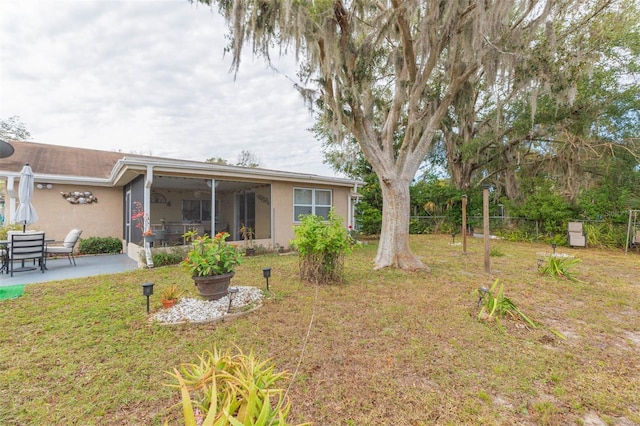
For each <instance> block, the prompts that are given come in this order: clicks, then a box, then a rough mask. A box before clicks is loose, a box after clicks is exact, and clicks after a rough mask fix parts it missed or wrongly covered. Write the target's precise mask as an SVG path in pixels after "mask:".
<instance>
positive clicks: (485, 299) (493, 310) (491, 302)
mask: <svg viewBox="0 0 640 426" xmlns="http://www.w3.org/2000/svg"><path fill="white" fill-rule="evenodd" d="M496 289H497V291H496ZM476 294H477V295H478V306H482V308H481V309H480V312H479V313H478V319H480V320H485V321H490V320H495V322H496V323H497V324H498V326H499V327H500V328H501V329H502V330H504V327H502V325H501V324H500V318H504V317H509V318H513V319H521V320H522V321H524V322H525V323H527V324H528V325H529V326H531V328H538V327H542V328H544V329H545V330H548V331H550V332H551V333H553V334H555V335H556V336H558V337H560V338H561V339H566V336H565V335H564V334H562V333H561V332H559V331H557V330H554V329H552V328H549V327H547V326H545V325H542V324H538V323H536V322H534V321H533V320H532V319H531V318H529V317H528V316H527V315H525V314H524V312H522V311H521V310H520V309H519V308H518V307H517V306H516V304H515V303H513V302H512V301H511V299H509V298H507V297H506V296H505V295H504V284H500V286H499V287H498V280H495V281H494V282H493V284H492V285H491V288H490V289H488V290H487V289H485V288H481V289H478V290H476Z"/></svg>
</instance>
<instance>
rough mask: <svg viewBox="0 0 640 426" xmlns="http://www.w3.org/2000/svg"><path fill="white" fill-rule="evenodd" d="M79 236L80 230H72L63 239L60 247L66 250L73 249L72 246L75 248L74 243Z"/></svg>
mask: <svg viewBox="0 0 640 426" xmlns="http://www.w3.org/2000/svg"><path fill="white" fill-rule="evenodd" d="M80 234H82V231H81V230H80V229H75V228H74V229H72V230H71V231H69V233H68V234H67V236H66V237H65V238H64V241H63V242H62V246H63V247H66V248H73V246H75V245H76V243H77V242H78V238H80Z"/></svg>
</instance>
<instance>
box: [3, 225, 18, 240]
mask: <svg viewBox="0 0 640 426" xmlns="http://www.w3.org/2000/svg"><path fill="white" fill-rule="evenodd" d="M9 231H22V225H21V224H19V223H13V224H6V225H4V226H3V227H0V240H6V239H7V235H8V233H9Z"/></svg>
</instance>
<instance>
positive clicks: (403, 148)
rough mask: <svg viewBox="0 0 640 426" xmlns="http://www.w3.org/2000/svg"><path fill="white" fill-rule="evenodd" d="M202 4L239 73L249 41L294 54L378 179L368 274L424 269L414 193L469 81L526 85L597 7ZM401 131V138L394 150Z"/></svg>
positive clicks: (313, 96) (294, 0)
mask: <svg viewBox="0 0 640 426" xmlns="http://www.w3.org/2000/svg"><path fill="white" fill-rule="evenodd" d="M200 1H201V2H203V3H206V4H212V3H216V4H217V6H218V7H219V10H220V12H221V13H222V14H223V15H224V17H225V18H226V20H227V23H228V25H229V37H230V45H229V46H228V50H229V51H231V52H232V54H233V65H232V67H233V68H234V69H235V70H236V71H237V69H238V67H239V66H240V58H241V53H242V49H243V47H244V46H245V44H246V43H247V42H249V43H251V44H252V48H253V52H254V54H258V55H262V56H264V57H265V58H266V59H267V60H268V59H269V56H270V53H271V49H272V48H273V47H274V46H279V47H280V48H281V51H287V49H289V48H292V49H294V50H295V53H296V58H297V59H298V61H299V62H300V64H301V69H300V70H301V76H303V77H304V78H306V80H305V81H306V82H307V83H315V86H314V87H312V88H305V89H301V92H302V93H303V94H305V95H306V96H307V100H308V101H310V102H314V103H315V105H316V107H317V108H319V113H320V119H321V120H323V121H324V122H325V123H327V125H328V126H329V128H331V131H332V132H331V133H332V137H333V138H334V140H336V141H343V140H345V138H346V139H348V138H349V137H350V136H352V137H353V138H354V139H355V140H356V141H357V142H358V145H359V147H360V149H361V150H362V153H363V154H364V157H365V158H366V159H367V161H368V162H369V164H370V165H371V167H372V168H373V170H374V171H375V173H376V175H377V176H378V179H379V182H380V187H381V191H382V196H383V211H382V230H381V237H380V244H379V246H378V253H377V256H376V259H375V267H376V268H381V267H387V266H395V267H399V268H403V269H427V268H426V266H425V265H424V264H423V263H422V261H421V260H420V259H418V258H417V257H416V256H415V255H414V254H413V253H412V252H411V250H410V248H409V239H408V237H409V215H408V214H407V213H408V211H409V207H410V198H409V197H410V196H409V185H410V183H411V181H412V180H413V179H414V177H415V175H416V173H417V171H418V169H419V167H420V165H421V164H422V162H423V159H424V157H425V156H426V155H427V154H428V153H429V152H430V151H431V150H432V149H433V147H434V143H435V139H434V136H435V135H436V133H437V132H438V130H439V129H440V124H441V122H442V120H443V119H444V117H445V116H446V114H447V111H448V110H449V108H450V107H451V105H452V102H453V100H454V99H455V97H456V96H457V94H459V93H460V92H464V91H466V90H467V82H471V84H473V85H478V84H481V85H484V86H486V87H492V86H494V87H495V86H496V85H497V86H498V87H508V86H509V85H510V84H514V85H527V84H529V82H530V81H531V80H529V79H521V80H519V81H516V80H514V79H513V77H514V76H516V75H520V76H521V74H516V73H513V72H512V71H513V70H514V68H515V67H516V66H520V65H522V64H527V63H528V62H529V61H528V56H529V55H530V54H531V53H532V52H547V54H548V55H550V56H551V55H553V54H554V43H553V40H554V35H555V33H554V30H555V28H554V25H553V24H554V23H556V22H568V21H571V22H575V23H580V22H584V20H585V16H592V15H594V14H597V13H599V11H601V10H602V7H603V5H602V4H600V3H601V2H598V1H595V0H594V1H578V0H568V1H562V2H560V1H554V0H547V1H529V2H521V1H516V0H511V1H509V0H505V1H499V2H493V3H488V2H484V3H479V2H475V1H470V0H451V1H447V2H441V1H437V2H436V1H427V2H425V1H424V0H409V1H403V2H400V1H397V0H391V1H372V0H369V1H358V2H349V3H346V4H345V3H343V2H342V1H340V0H334V1H326V0H325V1H314V2H306V1H299V0H271V1H264V0H235V1H226V0H225V1H223V0H218V1H216V0H200ZM608 5H610V2H606V1H605V2H604V6H608ZM588 30H589V28H588V26H586V25H585V26H583V27H576V32H578V33H580V32H584V33H586V32H587V31H588ZM544 71H545V70H544V69H538V70H536V72H535V73H531V74H532V75H531V76H528V77H530V79H534V78H540V76H542V75H544ZM397 134H402V135H403V136H402V140H401V142H400V144H399V147H398V149H397V150H396V149H394V145H395V143H396V135H397Z"/></svg>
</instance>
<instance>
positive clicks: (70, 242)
mask: <svg viewBox="0 0 640 426" xmlns="http://www.w3.org/2000/svg"><path fill="white" fill-rule="evenodd" d="M81 234H82V230H80V229H72V230H71V231H69V233H68V234H67V236H66V237H65V238H64V241H63V242H62V243H56V242H53V243H51V244H47V255H52V254H66V255H67V257H68V258H69V264H71V265H73V266H76V258H75V257H74V255H73V253H74V250H75V247H76V244H77V243H78V240H79V239H80V235H81ZM72 262H73V263H72Z"/></svg>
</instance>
